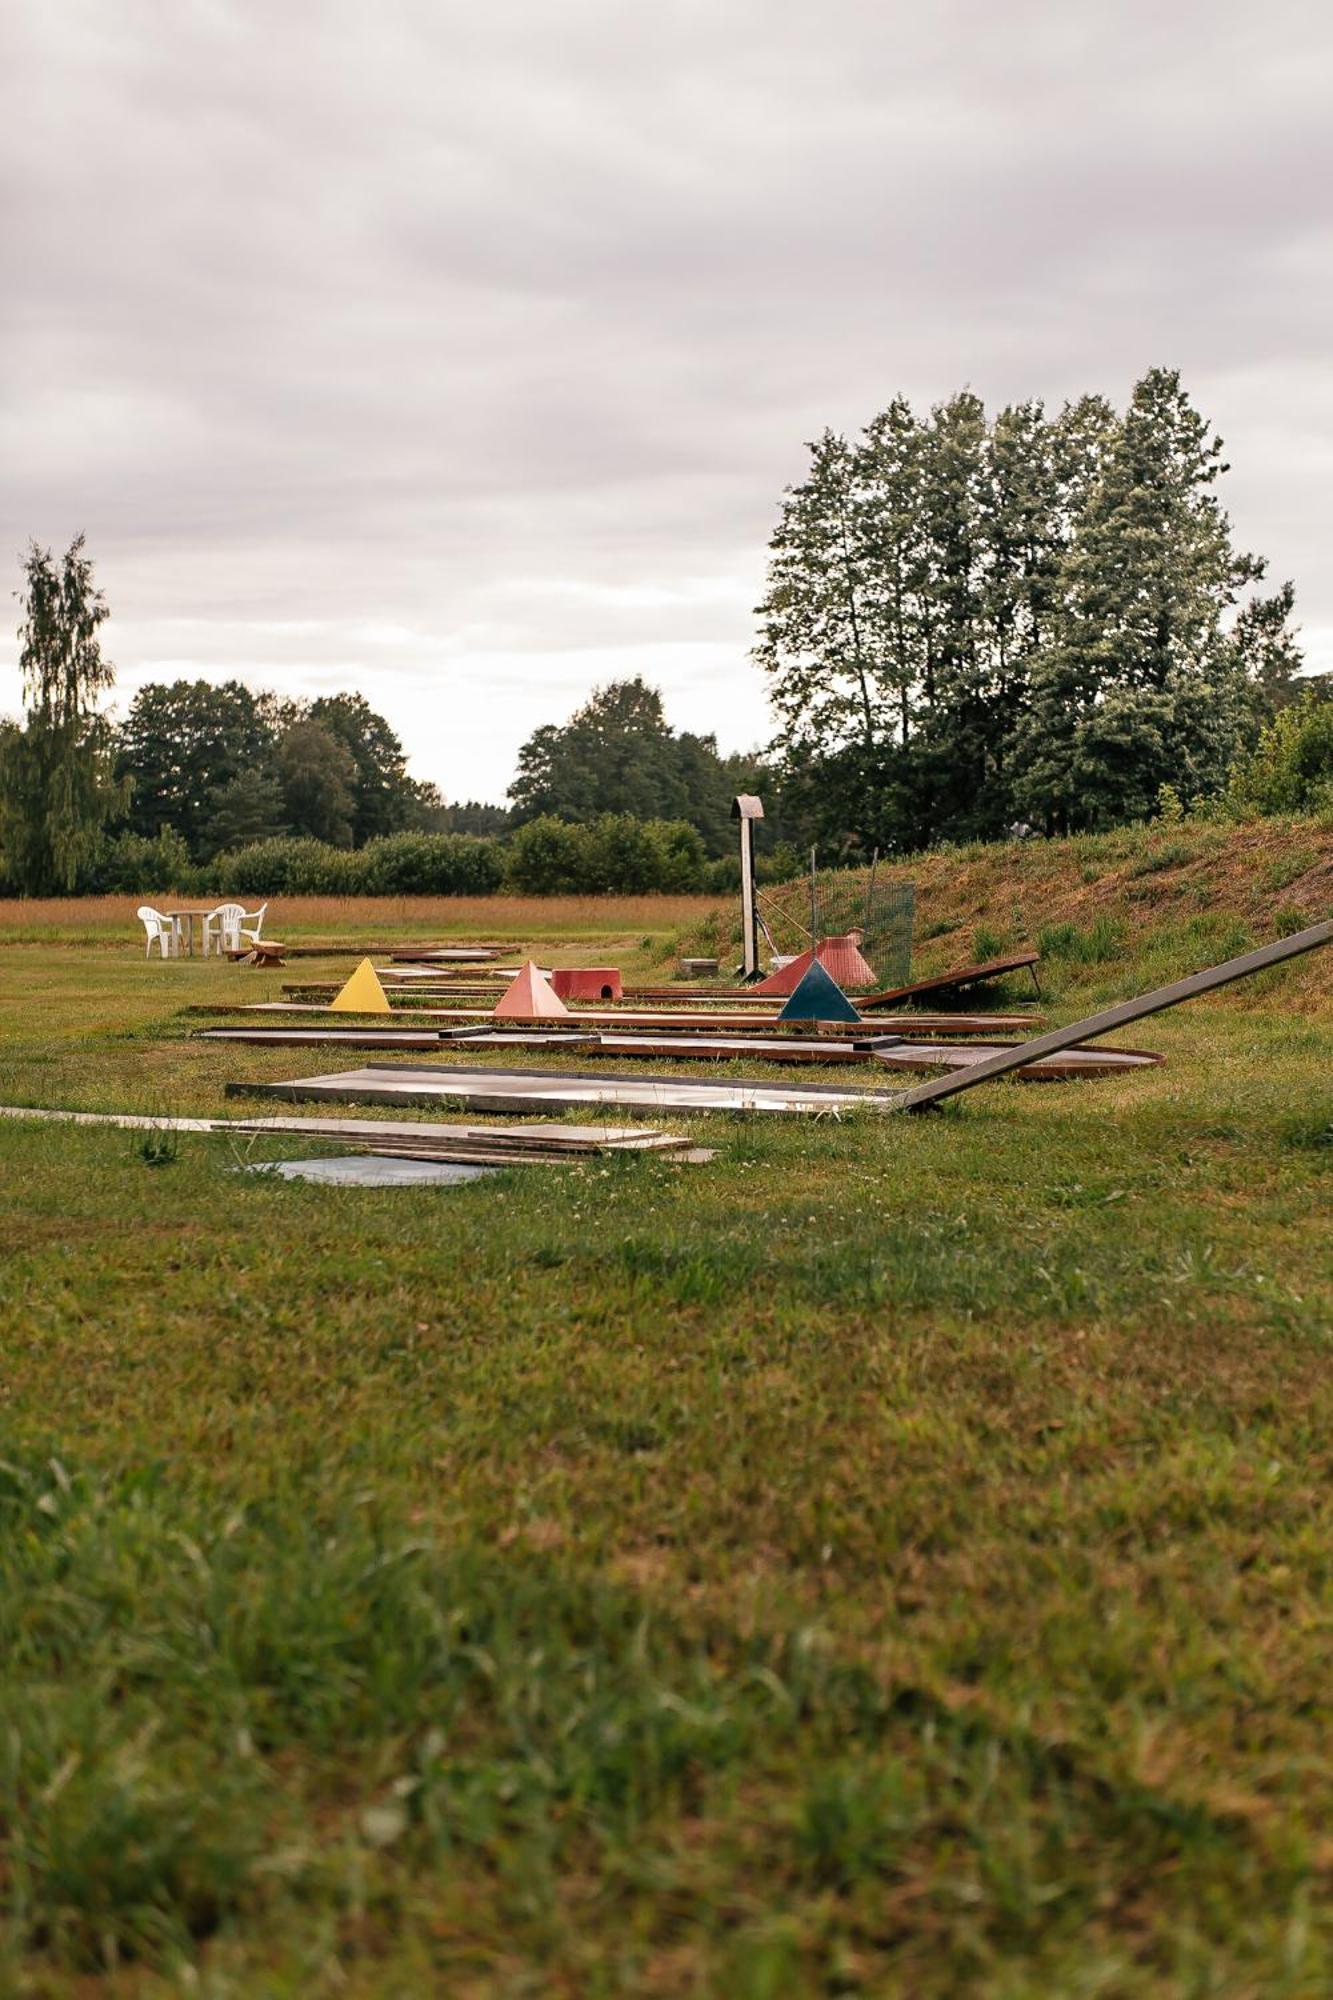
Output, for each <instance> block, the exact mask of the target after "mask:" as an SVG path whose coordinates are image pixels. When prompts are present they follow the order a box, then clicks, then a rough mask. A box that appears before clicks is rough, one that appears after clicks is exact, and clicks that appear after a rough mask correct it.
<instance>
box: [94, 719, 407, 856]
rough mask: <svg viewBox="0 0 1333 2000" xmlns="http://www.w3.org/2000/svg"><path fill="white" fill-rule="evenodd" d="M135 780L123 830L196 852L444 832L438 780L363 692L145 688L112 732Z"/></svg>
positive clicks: (125, 769) (118, 769) (120, 774)
mask: <svg viewBox="0 0 1333 2000" xmlns="http://www.w3.org/2000/svg"><path fill="white" fill-rule="evenodd" d="M111 741H112V758H113V765H112V768H113V777H114V779H115V781H116V782H117V783H118V784H121V785H124V786H126V787H127V796H126V804H125V808H124V812H123V815H122V816H121V817H120V819H119V820H118V821H116V822H115V825H116V826H117V828H118V829H121V830H123V831H124V832H126V833H128V834H132V835H137V836H138V837H139V838H141V839H152V838H155V837H156V836H157V835H158V834H160V833H161V832H162V831H163V829H166V830H167V831H168V832H170V833H172V834H174V835H175V836H176V837H177V838H178V839H179V840H180V841H181V842H182V843H183V845H184V848H185V850H186V853H187V854H188V856H189V858H190V860H191V861H207V860H210V859H211V858H212V857H213V856H214V855H216V854H221V853H223V852H225V851H226V850H228V849H230V848H237V847H245V846H249V845H251V844H253V843H255V842H257V841H269V840H274V839H277V838H280V837H281V836H283V835H291V836H294V837H296V838H298V839H308V840H318V841H323V842H324V843H325V844H326V845H328V846H331V847H337V848H359V847H364V846H365V845H366V843H367V842H368V841H372V840H379V839H382V838H383V837H384V836H385V835H387V834H393V833H401V832H404V831H407V830H409V829H410V830H416V831H420V832H428V831H445V830H446V827H445V825H444V821H445V819H446V818H447V808H446V807H445V805H444V802H443V800H442V799H441V798H440V795H439V793H438V791H437V790H436V788H435V787H434V785H429V784H422V783H420V782H419V781H418V780H417V779H415V778H412V777H409V775H408V771H407V759H406V757H405V755H404V753H403V746H402V744H401V743H400V741H399V740H398V737H397V736H396V735H395V734H394V731H393V730H392V729H391V727H390V726H389V724H388V723H387V722H386V721H385V719H384V717H383V716H382V715H378V714H376V712H375V710H374V709H373V708H371V706H370V704H369V702H367V701H366V700H365V699H364V697H363V696H361V695H359V694H335V695H322V696H320V698H319V699H318V700H316V701H312V702H295V701H284V700H282V699H281V698H280V697H278V696H277V695H274V694H270V693H267V692H263V691H255V690H253V689H251V688H248V687H245V686H243V685H242V683H241V682H240V681H235V680H230V681H222V682H220V683H214V682H210V681H186V680H180V681H172V682H169V683H154V684H150V685H149V686H147V687H144V688H141V689H140V690H139V692H138V694H136V695H135V697H134V700H133V701H132V702H131V703H130V707H129V712H128V714H127V715H126V717H125V720H124V722H122V723H121V724H120V725H119V726H118V727H116V728H115V729H114V730H113V732H112V739H111Z"/></svg>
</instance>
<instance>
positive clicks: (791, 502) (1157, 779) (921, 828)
mask: <svg viewBox="0 0 1333 2000" xmlns="http://www.w3.org/2000/svg"><path fill="white" fill-rule="evenodd" d="M1225 470H1226V468H1225V465H1224V464H1223V461H1222V457H1221V446H1220V443H1219V441H1218V440H1217V439H1216V438H1215V437H1213V436H1212V435H1211V433H1210V429H1209V426H1208V425H1207V424H1206V423H1205V422H1204V421H1203V419H1202V418H1201V417H1200V416H1199V414H1198V412H1197V411H1195V410H1194V409H1193V407H1192V405H1191V404H1190V401H1189V398H1188V397H1187V396H1186V394H1185V392H1184V390H1183V388H1182V387H1181V384H1180V379H1179V377H1178V376H1177V375H1176V374H1174V373H1173V372H1172V371H1170V370H1167V369H1154V370H1151V371H1150V372H1149V373H1148V374H1147V375H1145V376H1144V378H1143V380H1142V381H1141V382H1140V383H1138V384H1137V385H1136V387H1135V389H1134V392H1133V395H1132V397H1131V400H1130V403H1129V407H1128V409H1127V410H1126V412H1125V414H1124V416H1123V418H1120V417H1117V415H1116V413H1115V412H1114V410H1112V408H1111V406H1110V405H1109V404H1108V403H1107V402H1106V401H1105V400H1104V399H1103V398H1102V397H1099V396H1084V397H1081V398H1079V399H1078V400H1077V401H1075V402H1073V403H1070V404H1067V405H1066V406H1065V408H1064V409H1063V410H1062V411H1061V412H1060V413H1059V414H1058V415H1057V416H1055V417H1054V418H1052V417H1050V416H1048V415H1047V413H1046V411H1045V410H1044V408H1043V406H1042V405H1041V404H1040V403H1038V402H1026V403H1018V404H1014V405H1011V406H1010V407H1009V408H1007V409H1003V410H1001V411H1000V412H999V413H998V415H997V416H996V417H995V418H994V419H993V420H991V421H990V422H988V421H987V418H986V413H985V410H984V409H983V407H982V405H981V403H980V401H979V400H978V399H977V397H976V396H974V395H972V394H971V392H970V391H964V392H963V393H961V394H960V395H957V396H953V397H950V398H948V399H947V400H946V401H944V402H941V403H939V404H937V405H936V407H935V408H934V409H933V410H932V411H931V412H930V414H929V416H928V417H927V418H925V419H919V418H917V417H916V416H915V415H914V413H913V411H912V410H911V408H910V406H909V405H908V404H907V403H906V401H905V400H904V399H903V398H902V397H897V398H895V399H894V400H893V401H892V402H891V403H890V404H889V405H888V406H887V408H886V409H885V410H883V411H882V412H881V413H880V414H879V415H878V416H876V417H874V418H873V419H872V420H871V422H870V423H869V424H868V425H867V427H866V429H865V431H864V433H863V434H862V436H861V438H860V440H859V441H858V442H856V443H855V444H848V443H847V442H846V440H844V439H842V438H839V437H836V436H834V435H833V434H832V433H831V432H826V433H825V434H824V436H823V437H822V438H821V439H820V440H819V441H818V442H817V443H816V444H814V445H812V446H811V447H810V469H809V474H808V477H807V478H806V479H805V480H804V481H803V482H802V483H800V484H799V485H796V486H793V487H791V488H789V489H788V491H787V493H786V495H785V496H784V499H783V502H782V508H781V513H780V518H779V522H778V526H777V529H776V531H775V533H774V536H773V539H772V543H771V545H770V558H771V559H770V564H769V574H768V592H767V595H766V597H765V599H764V601H763V603H762V604H761V606H760V607H759V613H758V616H759V619H760V627H759V636H758V641H757V644H756V646H755V653H754V657H755V659H756V661H757V662H758V664H759V666H760V667H761V669H762V670H763V671H764V672H765V674H766V675H767V676H768V680H769V692H770V698H771V700H772V703H773V707H774V711H775V714H776V717H777V724H778V732H777V737H776V740H775V743H774V745H773V748H774V751H775V752H776V754H777V756H778V758H779V760H780V771H781V786H782V790H783V793H784V795H785V801H786V806H787V808H788V810H789V811H794V812H795V813H796V814H798V815H799V816H800V817H801V818H802V819H803V820H804V822H805V824H806V826H807V827H808V828H809V830H811V831H814V832H817V834H818V837H819V839H820V840H821V841H822V842H824V843H825V844H830V843H831V844H834V845H837V846H840V847H842V848H843V849H844V850H848V851H850V850H852V849H855V848H856V847H858V846H860V847H868V846H870V845H871V844H872V843H873V844H876V845H878V846H880V847H882V848H883V847H904V846H919V845H922V844H926V843H929V842H931V841H935V840H941V839H960V838H971V837H978V836H979V837H982V838H991V837H994V836H995V835H997V834H999V833H1000V832H1002V831H1003V829H1004V828H1005V827H1006V826H1007V825H1009V824H1010V823H1011V822H1012V821H1013V819H1014V818H1015V817H1016V816H1018V815H1020V814H1022V815H1023V816H1025V817H1028V818H1035V819H1037V820H1039V821H1040V822H1041V823H1043V824H1045V825H1046V826H1048V827H1049V828H1051V829H1052V830H1054V829H1057V828H1062V827H1073V826H1093V825H1103V824H1108V823H1111V822H1113V821H1116V820H1121V819H1124V818H1126V817H1132V816H1134V815H1137V814H1140V813H1143V812H1146V811H1149V810H1151V808H1152V805H1153V801H1154V800H1155V798H1156V793H1157V789H1158V787H1159V785H1160V784H1161V783H1164V782H1167V783H1172V784H1174V785H1176V786H1177V788H1178V789H1180V790H1182V791H1183V792H1184V793H1185V795H1186V796H1192V795H1193V794H1194V793H1195V792H1198V791H1203V792H1209V793H1211V792H1216V791H1217V790H1218V788H1219V787H1220V785H1221V784H1222V783H1223V782H1224V779H1225V773H1226V771H1227V769H1228V767H1229V765H1230V763H1231V762H1232V761H1233V759H1234V758H1235V756H1236V755H1237V753H1238V751H1239V750H1240V749H1241V748H1242V747H1243V746H1244V745H1245V744H1247V743H1249V742H1251V741H1252V740H1253V739H1254V736H1255V733H1256V731H1257V729H1258V727H1259V724H1260V722H1261V720H1262V718H1263V717H1264V715H1266V714H1268V713H1271V712H1272V711H1273V709H1274V708H1275V707H1280V706H1281V704H1282V703H1283V702H1284V701H1287V700H1289V699H1290V698H1291V695H1292V692H1293V689H1294V687H1295V686H1296V677H1297V675H1298V673H1299V669H1300V654H1299V651H1298V649H1297V645H1296V641H1295V637H1294V635H1293V633H1292V630H1291V625H1290V619H1291V613H1292V608H1293V600H1292V593H1291V590H1290V586H1285V587H1284V588H1283V589H1282V590H1279V591H1277V592H1275V593H1274V594H1273V595H1272V596H1271V597H1258V596H1248V593H1250V592H1251V591H1252V588H1253V586H1254V585H1255V584H1256V583H1257V582H1258V581H1259V580H1260V578H1261V577H1262V575H1263V567H1264V566H1263V564H1262V563H1260V562H1258V561H1257V560H1256V559H1255V558H1253V557H1251V556H1247V555H1244V554H1240V553H1238V552H1237V551H1236V550H1235V549H1234V548H1233V546H1232V541H1231V533H1230V524H1229V523H1228V521H1227V517H1226V515H1225V513H1224V512H1223V510H1222V507H1221V505H1220V502H1219V501H1218V498H1217V493H1216V486H1217V482H1218V480H1219V479H1220V477H1221V475H1222V473H1223V472H1224V471H1225ZM1247 596H1248V601H1247Z"/></svg>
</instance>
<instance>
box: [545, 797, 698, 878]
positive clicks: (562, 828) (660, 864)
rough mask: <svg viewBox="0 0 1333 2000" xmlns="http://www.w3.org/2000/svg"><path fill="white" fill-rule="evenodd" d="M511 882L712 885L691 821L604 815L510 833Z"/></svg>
mask: <svg viewBox="0 0 1333 2000" xmlns="http://www.w3.org/2000/svg"><path fill="white" fill-rule="evenodd" d="M508 863H509V865H508V881H509V886H510V887H511V888H513V889H517V890H518V891H519V892H520V893H521V894H523V895H527V896H611V895H620V896H634V895H650V894H653V893H654V892H665V893H668V894H675V895H681V894H688V893H689V892H690V891H691V890H697V889H703V888H705V887H706V886H707V876H708V862H707V858H706V856H705V853H704V844H703V841H702V840H701V839H700V837H699V834H698V831H697V830H696V829H695V828H694V827H692V826H690V825H689V824H688V823H687V822H686V821H685V820H673V819H632V818H631V817H630V816H629V815H628V814H627V813H604V814H603V815H602V816H601V818H600V819H594V820H590V821H588V823H587V824H586V825H583V826H574V825H572V824H571V823H570V822H569V821H568V820H563V819H554V818H551V817H549V816H546V817H543V818H542V819H534V820H529V821H528V823H527V825H526V826H521V827H519V828H518V830H517V831H516V832H515V833H514V834H513V835H512V836H511V838H510V841H509V847H508Z"/></svg>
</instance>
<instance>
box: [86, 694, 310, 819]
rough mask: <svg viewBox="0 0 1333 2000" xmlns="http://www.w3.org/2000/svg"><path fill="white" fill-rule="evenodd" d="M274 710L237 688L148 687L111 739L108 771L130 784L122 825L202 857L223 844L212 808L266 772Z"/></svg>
mask: <svg viewBox="0 0 1333 2000" xmlns="http://www.w3.org/2000/svg"><path fill="white" fill-rule="evenodd" d="M282 719H283V718H282V711H281V705H280V704H278V703H276V702H275V701H274V700H273V698H272V697H271V696H264V695H255V694H253V693H252V692H251V691H250V689H249V688H247V687H244V686H242V684H241V682H240V681H221V682H213V681H202V680H200V681H186V680H179V681H171V682H160V681H159V682H149V683H148V685H147V686H145V687H142V688H140V690H139V692H138V693H137V694H136V695H135V697H134V700H133V701H132V702H131V704H130V708H129V713H128V715H127V716H126V718H125V720H124V722H123V723H122V724H121V727H120V730H119V732H118V736H117V749H116V770H117V772H118V773H119V774H120V775H121V776H122V777H128V778H131V779H132V780H133V786H134V789H133V793H132V795H131V799H130V806H129V812H128V815H127V824H128V826H129V829H130V831H131V832H134V833H138V834H142V835H143V836H144V838H145V839H151V838H152V836H153V835H154V834H155V833H156V832H157V831H158V829H159V828H160V827H163V826H169V827H171V828H172V829H173V830H174V831H175V832H176V833H178V834H180V835H181V837H182V839H184V840H185V842H186V843H187V845H188V846H189V849H190V852H191V854H192V855H193V856H194V857H195V858H196V859H199V858H203V857H205V856H207V855H209V854H212V853H215V852H216V851H217V849H218V848H219V847H220V846H223V845H226V844H227V843H226V842H224V841H222V840H220V839H219V838H218V835H217V832H216V829H215V828H214V827H213V825H212V824H211V821H212V815H213V813H214V810H215V807H216V801H217V799H218V798H219V797H220V795H221V794H223V793H224V792H226V791H227V789H228V787H230V786H231V785H232V784H233V783H234V782H235V781H236V780H237V779H239V778H240V777H241V776H242V774H244V773H247V772H250V773H253V772H254V771H255V770H256V768H257V767H263V766H266V765H267V761H268V758H269V754H270V752H271V750H272V747H273V743H274V741H275V737H276V733H277V726H278V724H279V722H280V720H282Z"/></svg>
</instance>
